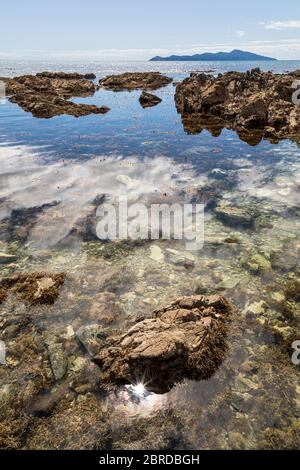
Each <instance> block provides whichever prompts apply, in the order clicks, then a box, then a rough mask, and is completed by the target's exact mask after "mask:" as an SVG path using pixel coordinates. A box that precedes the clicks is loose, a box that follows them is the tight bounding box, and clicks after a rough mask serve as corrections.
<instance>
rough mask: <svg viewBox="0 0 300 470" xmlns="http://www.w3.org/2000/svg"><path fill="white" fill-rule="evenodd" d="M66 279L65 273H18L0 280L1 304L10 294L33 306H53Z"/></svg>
mask: <svg viewBox="0 0 300 470" xmlns="http://www.w3.org/2000/svg"><path fill="white" fill-rule="evenodd" d="M65 278H66V275H65V274H64V273H56V274H47V273H17V274H14V275H13V276H10V277H4V278H2V279H1V280H0V304H1V303H2V302H4V301H5V300H6V298H7V296H8V294H9V293H10V294H15V295H17V296H19V297H20V298H21V299H22V300H26V301H28V302H29V303H30V304H31V305H35V304H48V305H51V304H53V303H54V302H55V300H56V299H57V297H58V295H59V288H60V287H61V286H62V285H63V283H64V281H65Z"/></svg>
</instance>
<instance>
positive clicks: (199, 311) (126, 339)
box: [94, 296, 232, 393]
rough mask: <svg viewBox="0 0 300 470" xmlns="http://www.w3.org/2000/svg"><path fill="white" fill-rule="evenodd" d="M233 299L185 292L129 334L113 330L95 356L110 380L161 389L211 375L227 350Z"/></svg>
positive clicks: (157, 390)
mask: <svg viewBox="0 0 300 470" xmlns="http://www.w3.org/2000/svg"><path fill="white" fill-rule="evenodd" d="M231 313H232V307H231V305H230V304H229V303H228V302H227V301H226V299H224V298H223V297H220V296H212V297H204V296H194V297H182V298H180V299H178V300H177V301H175V302H173V303H172V304H171V305H169V306H167V307H165V308H163V309H160V310H157V311H155V312H154V314H153V316H152V317H151V318H146V319H145V320H143V321H141V322H139V323H137V324H136V325H135V326H134V327H133V328H131V329H130V330H129V331H128V332H127V333H126V334H125V335H122V334H119V335H118V334H117V335H115V336H109V337H108V338H107V339H106V340H105V341H104V342H102V344H101V345H100V351H99V353H98V354H97V355H96V356H95V358H94V360H95V362H96V363H97V364H98V365H99V366H100V368H101V371H102V374H101V380H102V381H103V382H104V383H107V384H132V383H133V384H135V383H139V382H142V383H144V384H145V385H146V386H147V389H149V390H152V391H155V392H157V393H165V392H167V391H169V390H170V389H171V388H172V387H173V386H174V385H175V384H176V383H177V382H180V381H182V380H184V379H195V380H202V379H207V378H209V377H210V376H211V375H212V374H213V373H214V372H215V371H216V369H217V368H218V366H219V365H220V364H221V363H222V361H223V359H224V357H225V352H226V332H227V325H228V322H229V319H230V315H231Z"/></svg>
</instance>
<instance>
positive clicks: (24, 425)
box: [0, 61, 300, 449]
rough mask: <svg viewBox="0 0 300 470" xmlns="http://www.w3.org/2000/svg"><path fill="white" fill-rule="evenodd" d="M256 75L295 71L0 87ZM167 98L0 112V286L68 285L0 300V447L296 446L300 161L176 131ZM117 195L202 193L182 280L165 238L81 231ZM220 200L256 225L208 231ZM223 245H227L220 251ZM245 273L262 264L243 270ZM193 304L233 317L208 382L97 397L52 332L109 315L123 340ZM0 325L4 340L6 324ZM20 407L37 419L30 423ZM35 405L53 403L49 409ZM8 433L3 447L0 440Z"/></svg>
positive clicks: (107, 94)
mask: <svg viewBox="0 0 300 470" xmlns="http://www.w3.org/2000/svg"><path fill="white" fill-rule="evenodd" d="M258 66H259V67H260V68H261V69H262V70H272V71H274V72H278V73H281V72H285V71H288V70H289V71H290V70H295V69H298V68H299V69H300V61H298V62H297V61H278V62H259V63H248V62H241V63H240V62H239V63H232V62H212V63H210V62H202V63H196V62H193V63H186V62H182V63H168V62H167V63H149V62H134V63H125V62H123V63H100V62H86V63H69V62H66V63H62V62H59V63H54V62H51V63H50V62H11V61H1V62H0V76H16V75H21V74H25V73H36V72H39V71H43V70H48V71H60V70H61V71H66V72H67V71H77V72H81V73H87V72H94V73H96V74H97V80H98V79H100V78H101V77H103V76H106V75H108V74H114V73H121V72H125V71H150V70H151V71H152V70H153V71H160V72H162V73H166V74H167V75H169V76H171V77H173V78H174V80H175V81H179V80H182V79H183V78H185V77H186V76H187V75H188V74H189V73H190V72H191V71H195V70H203V71H208V70H210V71H213V72H212V73H215V74H217V73H222V72H225V71H228V70H238V71H246V70H249V69H251V68H254V67H258ZM174 91H175V87H174V86H173V84H171V85H169V86H167V87H165V88H162V89H160V90H158V91H157V92H155V94H157V95H158V96H159V97H160V98H162V103H161V104H160V105H158V106H156V107H154V108H150V109H146V110H144V109H142V108H141V106H140V105H139V102H138V98H139V94H140V92H139V91H134V92H118V93H115V92H111V91H106V90H99V91H98V92H97V93H96V94H95V95H94V96H93V97H90V98H84V99H75V100H74V101H76V102H84V103H93V104H96V105H99V106H100V105H106V106H108V107H109V108H111V111H110V112H109V113H108V114H106V115H91V116H86V117H81V118H79V119H76V118H73V117H70V116H59V117H55V118H52V119H50V120H44V119H36V118H33V117H32V116H31V114H29V113H25V112H24V111H22V109H21V108H19V107H18V106H17V105H15V104H12V103H9V102H8V101H6V102H5V103H4V104H0V252H6V253H11V254H15V255H16V260H15V261H14V263H13V264H11V265H3V264H0V276H1V277H5V276H11V275H12V274H14V273H16V272H26V273H27V272H43V271H45V272H63V273H66V275H67V281H66V282H65V284H64V286H63V288H62V290H61V293H60V296H59V298H58V299H57V301H56V302H55V303H54V305H53V306H47V307H45V306H43V307H42V308H41V307H40V306H34V307H32V306H31V307H29V306H28V305H27V304H26V303H22V302H21V301H20V300H18V299H16V298H9V299H8V300H6V301H5V302H3V303H2V304H1V305H0V309H1V310H0V340H3V341H5V343H6V349H7V361H6V362H7V363H6V366H0V404H4V405H5V406H3V408H1V411H0V414H1V418H2V420H3V421H4V422H5V423H6V429H7V431H6V435H5V436H4V437H3V436H1V437H2V438H3V441H4V442H5V445H6V446H8V447H9V446H11V447H16V448H41V447H42V448H47V446H48V447H49V448H51V447H55V448H68V447H70V446H71V447H73V448H83V447H84V448H91V449H94V448H114V449H125V448H126V449H127V448H128V449H131V448H148V449H150V448H152V449H153V448H155V449H170V448H175V449H193V448H194V449H204V448H205V449H213V448H218V449H231V448H238V449H253V448H269V447H273V448H280V447H283V446H285V445H286V446H290V447H292V446H293V447H297V446H298V447H299V445H300V442H299V433H298V430H299V419H300V389H299V366H297V365H295V364H293V362H292V358H291V356H292V343H293V341H295V339H300V328H299V325H300V311H299V293H298V294H295V287H293V286H296V289H297V286H298V289H299V282H300V271H299V254H300V237H299V235H300V219H299V215H300V208H299V201H300V199H299V188H300V149H299V147H298V145H297V144H296V143H295V142H292V141H289V140H283V141H281V142H280V143H279V144H277V145H274V144H271V143H269V142H268V141H261V142H259V143H257V145H249V144H248V143H246V142H243V141H241V140H240V139H239V138H238V136H237V134H236V133H235V132H233V131H229V130H226V129H224V130H223V132H222V133H221V135H220V136H218V137H214V136H212V135H211V134H210V133H209V132H208V131H205V130H203V131H202V132H201V133H200V134H197V135H189V134H187V133H186V132H185V131H184V129H183V126H182V122H181V118H180V116H179V115H178V114H177V112H176V108H175V105H174ZM124 181H125V183H124ZM124 192H125V193H126V195H127V197H128V199H129V201H130V202H143V203H145V204H147V205H150V204H151V202H153V201H154V200H155V201H157V200H162V201H164V202H169V203H172V202H174V200H176V201H178V200H180V198H184V201H185V202H186V200H188V198H190V199H193V200H197V198H199V197H200V195H203V194H204V195H208V196H207V197H208V200H207V208H206V211H205V244H204V248H203V249H202V250H199V251H198V252H194V253H192V257H193V265H192V268H190V267H189V268H188V269H187V266H186V263H181V262H178V258H180V259H182V258H183V259H184V258H185V257H186V258H187V259H189V260H190V257H191V253H190V252H188V253H187V251H186V249H185V246H184V245H183V244H182V243H179V242H178V241H156V242H151V243H149V242H147V243H142V244H139V245H138V246H124V245H122V244H120V243H109V244H107V243H103V242H101V241H100V240H98V239H95V238H93V237H91V236H90V233H89V232H88V231H87V230H86V229H82V226H83V227H87V226H88V220H89V217H90V214H91V213H92V212H93V208H94V201H95V200H97V198H98V199H99V197H102V196H104V195H105V197H107V198H108V199H109V200H112V201H114V200H116V198H117V197H118V196H119V195H120V194H124ZM183 195H184V196H183ZM220 204H230V205H234V206H237V207H244V208H251V210H253V211H255V213H256V220H255V225H254V227H252V228H249V229H242V228H241V227H238V226H237V227H233V226H228V225H226V224H225V223H223V222H222V221H220V220H219V219H218V218H217V217H216V212H215V208H216V206H218V205H220ZM229 237H231V238H232V237H234V238H235V240H236V242H235V243H233V244H228V243H226V241H225V240H226V239H228V238H229ZM153 245H155V246H156V252H157V250H158V251H159V254H160V256H159V257H158V258H155V257H153ZM170 249H171V250H175V254H174V251H173V252H170V251H169V250H170ZM170 253H173V256H171V255H170ZM253 259H254V261H253ZM255 260H256V263H258V264H259V263H260V264H262V265H263V266H262V267H261V268H257V269H256V268H255V267H254V268H253V264H255ZM257 260H258V261H257ZM195 293H207V294H215V293H218V294H222V295H224V296H226V297H227V298H228V299H230V300H231V301H232V302H233V303H234V304H235V305H236V307H237V310H238V313H237V316H236V317H235V319H234V320H233V322H232V325H231V327H230V332H229V335H228V353H227V358H226V360H225V361H224V363H223V364H222V366H221V367H220V368H219V369H218V371H216V373H215V375H214V376H213V377H212V378H211V379H209V380H207V381H200V382H195V381H186V382H184V383H182V384H180V385H177V386H176V387H174V388H173V389H172V390H171V391H170V392H169V393H168V394H165V395H156V394H153V393H147V392H146V391H145V393H142V394H141V393H140V392H137V390H136V389H135V387H134V384H133V387H131V388H130V387H124V388H120V389H117V390H114V391H108V390H105V389H104V388H103V387H102V386H101V383H98V381H97V368H96V367H95V366H94V365H93V363H92V361H91V359H90V357H89V356H88V354H86V353H85V352H84V351H83V350H82V349H80V348H78V345H77V343H76V338H75V337H73V336H72V334H71V335H70V337H68V339H66V334H67V333H66V332H70V331H73V332H74V334H75V333H76V331H77V330H78V329H79V328H80V327H82V326H88V325H91V324H95V323H96V324H99V325H100V326H106V323H107V321H108V320H107V313H109V315H108V316H110V317H112V320H111V324H110V327H111V328H112V329H122V330H124V331H126V329H127V328H128V327H129V326H130V325H131V324H132V322H134V319H135V318H136V316H137V315H138V314H140V313H150V312H151V311H153V310H154V309H155V308H157V307H158V306H159V305H164V304H168V303H169V302H170V301H172V300H174V299H176V298H177V297H180V296H181V295H192V294H195ZM297 295H298V297H297ZM14 316H15V318H16V319H17V320H16V324H17V326H18V327H17V328H16V329H15V330H13V329H9V328H8V327H7V321H8V319H9V322H11V321H12V320H11V319H12V317H14ZM24 318H26V319H29V320H28V322H29V323H28V322H27V320H26V321H25V320H24ZM28 324H29V325H30V327H29V326H28ZM9 326H11V324H10V323H9ZM12 332H14V333H12ZM49 335H50V336H51V337H54V338H56V341H58V342H60V343H61V344H63V347H64V351H65V352H64V354H65V356H66V357H67V360H68V371H67V373H66V375H65V377H64V378H63V379H62V380H60V381H59V382H55V380H54V379H53V375H52V373H51V364H50V363H49V357H48V355H47V348H46V346H45V344H46V338H47V337H48V336H49ZM297 335H298V336H297ZM28 349H29V350H30V351H33V353H32V354H31V355H29V354H27V353H26V351H27V350H28ZM53 396H54V397H55V398H53ZM3 397H4V398H3ZM45 397H46V398H45ZM1 400H2V401H1ZM5 400H6V401H5ZM32 400H34V401H35V403H37V404H38V406H39V409H40V410H42V411H40V413H33V412H32V409H31V406H30V404H31V402H32ZM45 400H46V401H47V400H48V401H47V403H48V402H49V401H50V402H51V400H52V402H53V400H54V402H55V403H54V405H53V407H52V408H51V409H50V410H49V409H48V408H49V406H48V408H47V407H46V405H45ZM52 402H51V403H52ZM45 408H46V410H45ZM12 423H13V424H14V436H15V438H14V439H10V440H9V438H8V436H11V433H12V431H11V427H12ZM60 430H63V434H64V438H61V437H60V435H59V434H60ZM7 442H8V444H7Z"/></svg>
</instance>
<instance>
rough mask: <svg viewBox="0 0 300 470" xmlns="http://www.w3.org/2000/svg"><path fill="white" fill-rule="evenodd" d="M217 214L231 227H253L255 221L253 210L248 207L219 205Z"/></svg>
mask: <svg viewBox="0 0 300 470" xmlns="http://www.w3.org/2000/svg"><path fill="white" fill-rule="evenodd" d="M216 216H217V217H218V218H219V219H221V220H222V222H224V223H225V224H226V225H229V226H231V227H238V226H241V227H245V228H246V227H251V226H253V225H254V222H255V215H254V213H253V211H251V210H250V209H248V208H246V207H234V206H219V207H217V208H216Z"/></svg>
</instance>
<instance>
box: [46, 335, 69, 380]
mask: <svg viewBox="0 0 300 470" xmlns="http://www.w3.org/2000/svg"><path fill="white" fill-rule="evenodd" d="M46 344H47V348H48V353H49V359H50V364H51V369H52V372H53V375H54V377H55V380H61V379H62V378H63V377H64V376H65V374H66V372H67V368H68V361H67V358H66V356H65V354H64V348H63V345H62V344H61V343H56V342H55V340H54V339H48V340H47V341H46Z"/></svg>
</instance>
